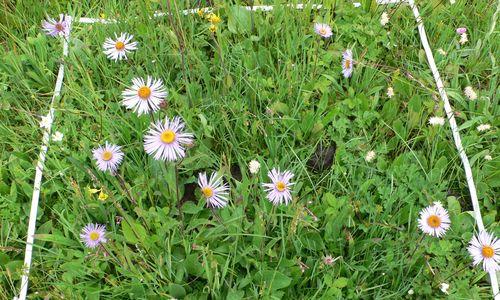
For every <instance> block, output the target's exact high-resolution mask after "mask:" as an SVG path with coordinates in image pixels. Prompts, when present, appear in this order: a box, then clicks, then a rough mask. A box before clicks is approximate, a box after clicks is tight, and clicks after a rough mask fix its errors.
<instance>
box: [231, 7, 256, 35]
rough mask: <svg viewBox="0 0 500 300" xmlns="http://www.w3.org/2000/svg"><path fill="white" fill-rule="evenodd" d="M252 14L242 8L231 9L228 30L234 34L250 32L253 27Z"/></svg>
mask: <svg viewBox="0 0 500 300" xmlns="http://www.w3.org/2000/svg"><path fill="white" fill-rule="evenodd" d="M250 14H251V12H249V11H248V10H247V9H245V8H244V7H242V6H233V7H231V8H230V9H229V13H228V20H227V28H228V29H229V31H231V32H232V33H246V32H249V31H250V29H251V26H252V18H251V15H250Z"/></svg>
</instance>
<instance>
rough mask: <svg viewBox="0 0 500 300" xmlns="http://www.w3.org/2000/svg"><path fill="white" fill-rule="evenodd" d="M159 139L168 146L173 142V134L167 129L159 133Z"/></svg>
mask: <svg viewBox="0 0 500 300" xmlns="http://www.w3.org/2000/svg"><path fill="white" fill-rule="evenodd" d="M160 139H161V141H162V142H164V143H166V144H170V143H172V142H173V141H174V140H175V132H173V131H172V130H170V129H167V130H165V131H163V132H162V133H161V136H160Z"/></svg>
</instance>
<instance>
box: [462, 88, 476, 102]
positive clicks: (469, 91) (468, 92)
mask: <svg viewBox="0 0 500 300" xmlns="http://www.w3.org/2000/svg"><path fill="white" fill-rule="evenodd" d="M464 94H465V96H466V97H467V98H469V100H476V99H477V94H476V92H475V91H474V89H473V88H472V87H471V86H466V87H465V89H464Z"/></svg>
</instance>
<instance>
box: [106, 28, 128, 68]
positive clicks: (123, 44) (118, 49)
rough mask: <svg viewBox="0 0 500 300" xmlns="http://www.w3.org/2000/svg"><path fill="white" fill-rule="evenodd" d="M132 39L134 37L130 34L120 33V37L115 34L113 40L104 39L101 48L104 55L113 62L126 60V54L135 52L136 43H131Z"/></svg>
mask: <svg viewBox="0 0 500 300" xmlns="http://www.w3.org/2000/svg"><path fill="white" fill-rule="evenodd" d="M133 37H134V36H133V35H131V34H128V33H126V32H125V33H123V32H122V33H120V36H118V35H117V34H116V33H115V39H114V40H113V39H112V38H109V37H108V38H106V40H105V41H104V45H103V46H102V47H103V48H104V54H106V56H107V57H108V58H109V59H112V60H114V61H118V60H122V59H127V53H130V52H132V51H134V50H137V42H132V41H131V40H132V38H133Z"/></svg>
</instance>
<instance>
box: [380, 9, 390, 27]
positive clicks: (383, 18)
mask: <svg viewBox="0 0 500 300" xmlns="http://www.w3.org/2000/svg"><path fill="white" fill-rule="evenodd" d="M387 23H389V15H388V14H387V13H386V12H385V11H384V12H383V13H382V16H380V24H381V25H382V26H385V25H387Z"/></svg>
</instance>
